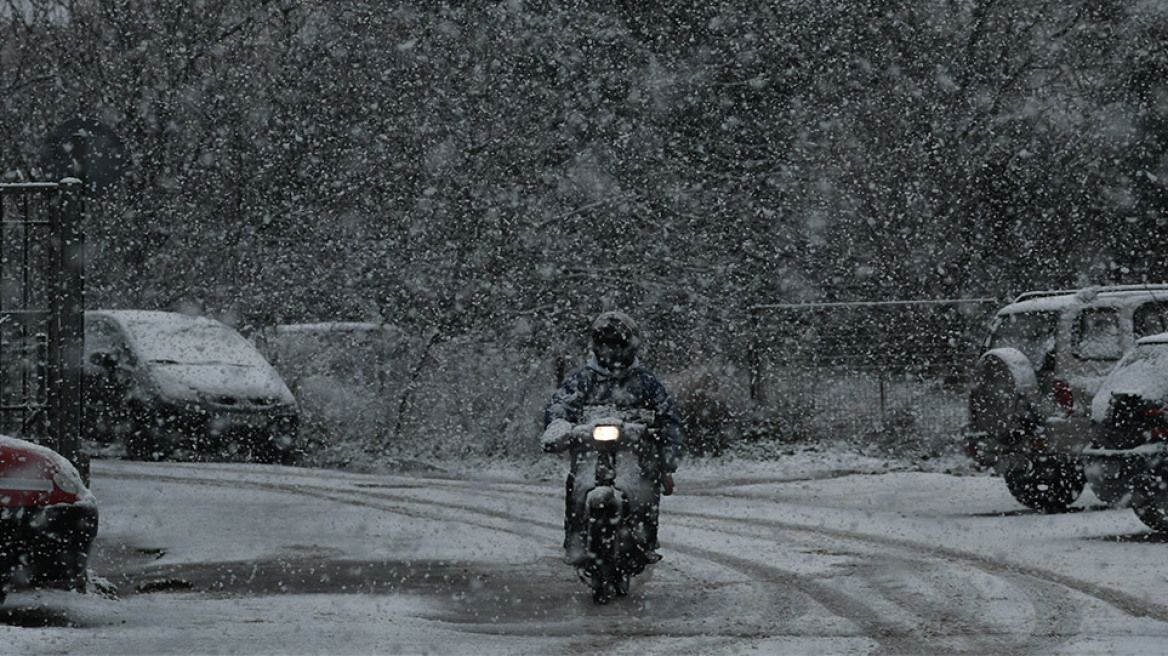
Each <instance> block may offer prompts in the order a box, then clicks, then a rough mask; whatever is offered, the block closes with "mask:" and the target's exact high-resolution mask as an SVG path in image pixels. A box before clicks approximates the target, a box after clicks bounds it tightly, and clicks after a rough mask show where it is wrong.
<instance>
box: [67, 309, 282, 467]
mask: <svg viewBox="0 0 1168 656" xmlns="http://www.w3.org/2000/svg"><path fill="white" fill-rule="evenodd" d="M85 417H86V426H87V430H88V437H91V438H93V439H96V440H99V441H102V442H113V441H117V440H120V441H121V442H122V443H124V444H125V448H126V453H127V455H128V456H130V457H131V458H136V459H161V458H166V457H169V456H172V455H174V454H175V453H176V451H180V450H186V451H189V452H192V453H193V454H196V455H200V456H226V457H230V458H236V459H249V460H257V461H262V462H289V461H291V460H293V459H294V458H295V456H296V452H297V433H298V430H299V423H300V412H299V408H298V406H297V403H296V399H295V398H294V397H293V396H292V392H291V391H290V390H289V389H288V386H287V385H286V384H285V383H284V381H283V380H282V379H281V378H280V376H279V374H277V373H276V370H275V369H273V368H272V366H271V365H270V364H269V363H268V361H267V360H265V359H264V357H263V356H262V355H260V353H259V351H257V350H256V349H255V347H254V346H253V345H252V344H251V342H249V341H248V340H247V339H245V338H244V337H243V336H242V335H240V334H239V333H238V332H236V331H235V330H234V329H233V328H231V327H230V326H227V325H226V324H223V323H221V322H219V321H215V320H214V319H209V318H207V317H197V316H190V315H185V314H179V313H174V312H155V311H144V310H93V311H87V312H86V313H85Z"/></svg>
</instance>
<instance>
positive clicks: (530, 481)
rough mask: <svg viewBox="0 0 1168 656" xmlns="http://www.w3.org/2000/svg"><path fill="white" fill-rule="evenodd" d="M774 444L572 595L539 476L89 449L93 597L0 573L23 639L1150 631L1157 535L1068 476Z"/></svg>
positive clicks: (726, 647)
mask: <svg viewBox="0 0 1168 656" xmlns="http://www.w3.org/2000/svg"><path fill="white" fill-rule="evenodd" d="M936 469H937V471H931V472H922V471H906V470H904V469H903V468H899V467H895V466H890V465H889V464H888V463H884V462H881V461H879V460H875V459H870V458H860V457H854V458H840V457H834V456H833V457H828V456H826V455H825V454H822V453H819V454H816V453H794V454H791V455H789V456H786V457H784V458H781V459H779V460H777V461H774V462H767V463H760V462H749V461H742V460H730V461H725V460H723V461H703V462H699V463H691V466H690V467H689V468H688V469H687V470H684V471H683V472H682V474H681V475H679V477H678V480H679V485H680V490H679V493H678V494H677V495H675V496H674V497H671V498H668V499H666V501H665V504H664V508H663V520H662V542H663V545H664V546H663V549H662V553H663V554H664V555H665V560H664V561H663V562H662V563H660V564H658V565H656V566H655V567H654V568H653V571H652V572H651V573H650V574H649V575H647V576H643V577H641V578H640V579H638V580H637V581H636V582H635V584H634V588H633V590H632V592H631V594H630V595H629V597H628V598H625V599H619V600H617V601H616V602H614V603H613V604H612V605H610V606H607V607H595V606H593V605H592V603H591V600H590V596H589V594H588V591H587V589H586V588H585V586H584V585H582V584H581V583H580V582H579V581H577V580H576V579H575V578H574V576H573V574H572V572H571V571H570V570H569V569H568V568H567V567H566V566H564V565H563V564H561V563H560V562H559V560H558V558H559V555H560V550H559V549H558V543H559V539H560V522H561V517H562V515H561V507H562V506H561V503H562V501H561V498H560V495H561V494H562V487H561V481H560V480H559V473H558V469H556V468H554V467H552V468H549V469H548V471H554V472H555V473H552V474H550V475H546V476H544V475H540V474H539V473H533V472H532V470H530V469H526V470H524V471H519V470H514V469H508V468H505V467H499V468H497V469H495V470H492V471H491V472H489V473H486V474H483V475H481V476H479V477H475V478H474V479H473V480H472V478H471V477H469V476H467V475H465V474H460V475H457V476H453V475H448V474H443V473H437V474H426V475H422V474H418V475H389V474H352V473H343V472H328V471H310V470H301V469H292V468H279V467H263V466H253V465H224V464H208V463H186V464H148V463H132V462H126V461H119V460H104V461H96V462H94V464H93V475H92V476H93V486H92V487H93V489H94V491H95V493H96V494H97V495H98V499H99V503H100V506H101V512H102V525H101V532H100V534H99V538H98V544H97V546H96V548H95V552H94V555H93V559H92V566H93V569H94V570H95V571H96V573H97V574H99V575H100V576H101V577H102V578H104V579H106V580H108V581H109V582H110V583H112V584H113V585H115V586H117V588H118V593H119V594H118V596H117V597H116V598H111V597H105V596H101V595H100V594H97V593H90V594H79V593H72V592H63V591H36V592H22V593H14V594H12V595H10V596H9V601H8V603H7V604H6V605H5V606H4V608H3V609H0V645H4V646H5V647H4V648H3V649H0V651H3V650H4V649H7V650H9V651H11V653H29V654H139V653H141V654H147V653H151V654H153V653H175V654H223V653H240V654H266V653H330V654H365V653H370V654H372V653H409V654H412V653H437V654H522V653H530V654H548V653H551V654H555V653H563V654H580V653H612V652H616V651H629V652H640V653H648V654H670V655H674V654H737V653H783V654H792V653H808V654H822V653H840V654H843V653H848V654H868V653H892V654H901V653H905V654H935V653H999V654H1028V653H1058V654H1145V653H1147V654H1152V653H1163V646H1162V645H1163V644H1164V641H1165V640H1168V571H1166V568H1165V567H1164V565H1163V563H1164V562H1165V557H1164V556H1165V551H1166V550H1168V545H1166V544H1165V542H1168V538H1162V537H1160V536H1156V535H1152V534H1150V533H1149V532H1148V531H1147V530H1146V529H1145V528H1144V527H1143V525H1142V524H1140V522H1139V521H1138V520H1137V519H1136V518H1135V516H1134V515H1133V514H1132V513H1131V512H1130V511H1128V510H1116V509H1107V508H1104V507H1102V506H1101V505H1100V504H1098V503H1097V502H1096V501H1095V499H1094V498H1093V497H1091V496H1090V494H1089V493H1087V494H1085V495H1084V497H1083V498H1082V499H1081V500H1080V501H1079V502H1078V503H1077V504H1076V509H1075V510H1076V512H1071V513H1067V514H1063V515H1038V514H1035V513H1032V512H1029V511H1027V510H1025V509H1024V508H1022V507H1021V506H1019V505H1018V504H1017V503H1016V502H1014V501H1013V499H1011V498H1010V496H1009V495H1008V493H1007V492H1006V490H1005V486H1004V485H1003V484H1002V482H1001V481H1000V480H998V479H996V478H992V477H989V476H986V475H951V474H947V473H944V472H945V470H946V469H947V468H946V467H944V466H943V465H939V466H937V467H936Z"/></svg>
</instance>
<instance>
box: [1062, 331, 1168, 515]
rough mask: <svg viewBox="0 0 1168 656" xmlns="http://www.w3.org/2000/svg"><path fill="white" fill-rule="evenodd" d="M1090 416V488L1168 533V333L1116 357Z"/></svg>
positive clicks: (1086, 452) (1086, 453)
mask: <svg viewBox="0 0 1168 656" xmlns="http://www.w3.org/2000/svg"><path fill="white" fill-rule="evenodd" d="M1091 416H1092V418H1093V420H1094V422H1095V439H1094V441H1093V442H1092V443H1091V445H1090V446H1089V447H1088V448H1086V449H1085V450H1084V451H1083V460H1084V463H1085V465H1086V472H1087V480H1088V481H1089V482H1090V483H1091V489H1092V490H1093V491H1094V492H1095V494H1096V496H1098V497H1099V498H1100V499H1101V500H1103V501H1105V502H1107V503H1110V504H1113V505H1124V504H1128V503H1130V505H1131V507H1132V509H1133V510H1134V511H1135V513H1136V516H1138V517H1139V518H1140V519H1141V520H1142V521H1143V522H1144V523H1145V524H1147V525H1148V526H1150V527H1151V528H1153V529H1155V530H1157V531H1168V333H1160V334H1158V335H1153V336H1150V337H1145V338H1143V339H1141V340H1139V341H1138V342H1137V343H1136V347H1135V348H1134V349H1133V350H1132V351H1131V352H1130V353H1128V354H1127V355H1126V356H1124V358H1123V359H1122V360H1120V362H1119V364H1117V365H1116V366H1115V368H1114V369H1113V370H1112V371H1111V373H1110V374H1108V376H1107V378H1105V379H1104V380H1103V382H1102V384H1100V386H1099V390H1098V391H1097V392H1096V394H1095V399H1094V401H1093V402H1092V404H1091Z"/></svg>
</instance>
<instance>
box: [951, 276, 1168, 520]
mask: <svg viewBox="0 0 1168 656" xmlns="http://www.w3.org/2000/svg"><path fill="white" fill-rule="evenodd" d="M1165 330H1168V285H1126V286H1109V287H1091V288H1086V289H1081V290H1072V291H1053V292H1028V293H1025V294H1022V295H1021V296H1019V297H1018V298H1016V299H1015V300H1014V302H1012V303H1010V304H1008V305H1006V306H1005V307H1003V308H1001V309H1000V310H998V312H997V314H996V315H995V317H994V319H993V321H992V322H991V325H990V334H989V337H988V339H987V340H986V345H985V351H984V353H983V354H982V356H981V357H980V358H979V359H978V361H977V365H976V368H975V371H974V375H973V383H974V384H973V387H972V389H971V391H970V395H969V422H968V424H967V425H966V427H965V431H964V440H965V449H966V452H967V453H968V454H969V455H970V456H971V457H972V458H973V459H974V460H975V461H976V462H978V463H979V464H980V465H982V466H987V467H993V468H994V470H995V471H996V472H997V473H999V474H1000V475H1002V477H1003V478H1004V479H1005V482H1006V486H1007V487H1008V488H1009V490H1010V492H1011V494H1013V495H1014V497H1015V498H1016V499H1017V500H1018V501H1020V502H1021V503H1023V504H1025V505H1027V506H1029V507H1031V508H1035V509H1037V510H1040V511H1042V512H1058V511H1062V510H1065V509H1066V507H1067V506H1068V505H1070V504H1071V503H1073V502H1074V501H1075V500H1076V499H1077V498H1078V497H1079V495H1080V493H1082V491H1083V487H1084V485H1085V484H1086V481H1087V478H1086V475H1085V473H1084V471H1083V461H1082V457H1081V456H1082V452H1083V450H1084V449H1085V448H1086V447H1087V446H1088V445H1089V444H1090V442H1091V440H1092V439H1093V438H1094V436H1095V428H1094V426H1093V424H1092V421H1091V407H1092V400H1093V398H1094V396H1095V392H1096V391H1097V390H1098V389H1099V385H1100V383H1101V381H1102V380H1103V378H1104V377H1105V376H1106V375H1107V374H1108V372H1110V371H1111V369H1112V368H1113V367H1114V366H1115V364H1116V363H1117V362H1118V361H1119V360H1120V358H1122V357H1123V356H1124V354H1125V353H1127V352H1128V351H1130V350H1131V349H1132V348H1133V347H1134V345H1135V342H1136V340H1137V339H1139V338H1140V337H1144V336H1147V335H1152V334H1155V333H1160V332H1163V331H1165ZM1106 494H1107V491H1106V490H1103V491H1102V494H1101V495H1100V496H1104V495H1106Z"/></svg>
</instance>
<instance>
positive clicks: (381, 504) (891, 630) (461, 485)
mask: <svg viewBox="0 0 1168 656" xmlns="http://www.w3.org/2000/svg"><path fill="white" fill-rule="evenodd" d="M188 471H189V472H190V473H191V474H197V472H195V471H191V470H188ZM223 471H226V470H223ZM106 475H109V476H111V477H114V478H126V479H146V480H157V481H160V482H174V483H182V484H201V485H216V486H223V487H233V488H248V489H258V490H265V491H272V492H280V493H292V494H299V495H306V496H310V497H313V498H320V499H327V500H329V501H333V502H337V503H344V504H351V505H357V506H362V507H368V508H372V509H376V510H381V511H386V512H393V513H397V514H403V515H406V516H410V517H414V518H418V519H424V520H440V521H457V522H460V523H467V524H469V525H475V526H478V527H480V528H484V529H487V530H492V531H503V532H507V533H510V534H513V535H518V536H521V537H524V538H532V539H539V540H541V541H544V540H549V535H548V534H549V533H550V536H554V537H552V538H551V539H553V540H556V541H558V534H559V531H560V530H561V528H562V526H561V525H560V524H559V523H557V522H550V521H540V520H537V519H535V518H533V517H532V516H531V515H530V514H524V515H518V514H516V513H515V512H510V511H500V510H496V509H494V508H484V507H482V506H479V505H474V504H467V503H455V502H450V501H439V500H435V499H431V498H426V495H428V494H432V493H433V492H434V489H433V488H434V487H435V485H431V483H436V484H437V485H436V486H437V487H453V488H458V489H459V490H470V491H473V492H474V493H475V494H476V495H478V496H480V497H482V496H489V497H493V498H496V499H497V498H499V497H509V498H514V497H516V496H521V497H522V499H527V500H529V499H530V498H531V497H532V492H533V490H539V491H541V492H542V493H541V494H539V495H538V496H542V497H544V498H545V499H546V500H547V501H548V502H549V503H550V502H553V501H558V497H559V494H558V490H555V489H554V488H553V486H543V485H539V486H536V485H531V484H514V483H490V484H488V483H483V482H466V481H458V480H445V479H426V484H425V485H418V486H413V485H406V486H396V485H393V484H386V485H384V486H383V485H380V484H369V483H368V482H367V481H353V480H347V481H342V482H340V484H339V485H338V484H335V483H332V482H331V481H329V482H326V481H322V480H321V479H320V478H319V476H312V477H311V481H310V484H305V483H289V482H278V481H272V480H268V481H241V480H237V479H236V480H232V479H222V478H213V477H198V476H188V475H181V476H179V475H173V476H172V475H165V474H145V475H141V474H134V473H125V472H120V473H119V472H114V473H108V474H106ZM284 477H285V475H284V474H281V475H279V476H278V478H284ZM305 478H309V477H308V476H305ZM495 485H503V486H505V487H506V488H513V489H500V488H497V487H494V486H495ZM354 486H356V487H357V489H352V488H353V487H354ZM485 486H490V487H485ZM545 488H547V489H546V491H544V490H545ZM406 490H416V491H417V492H418V494H420V495H422V496H413V495H409V494H405V493H404V492H405V491H406ZM419 506H424V507H428V508H433V509H435V510H433V511H431V510H420V509H419ZM451 511H455V512H458V513H461V514H464V515H469V516H466V517H463V518H462V519H455V518H454V517H452V515H451ZM482 517H486V518H488V520H483V519H481V518H482ZM667 517H680V518H689V519H691V520H694V519H697V520H699V521H701V522H702V523H704V524H707V525H709V524H711V523H712V524H714V525H721V526H725V525H730V526H734V527H735V531H734V533H735V534H736V535H738V536H740V537H743V538H751V539H759V536H758V535H754V533H757V529H758V524H759V522H758V521H756V520H745V519H740V518H728V517H723V516H713V515H706V514H702V513H692V512H685V511H670V512H669V513H668V514H667ZM493 520H498V521H493ZM763 524H764V525H765V526H766V527H769V528H772V529H773V528H781V529H782V530H785V531H792V532H799V533H804V534H810V535H812V536H818V535H820V534H823V533H825V531H824V530H823V529H822V528H820V527H816V528H809V527H805V526H799V525H796V524H789V523H781V522H774V521H765V522H763ZM517 526H518V527H524V528H517ZM533 528H539V529H542V530H541V531H536V530H532V529H533ZM702 528H703V530H710V529H709V528H708V526H704V527H702ZM828 533H831V534H832V536H833V537H835V538H836V539H842V540H845V541H853V542H854V541H860V542H863V543H869V544H872V543H876V544H881V545H882V546H885V547H888V546H893V547H895V548H897V549H908V550H910V551H911V552H914V553H918V554H924V553H926V552H929V553H935V552H936V551H937V549H936V547H933V546H932V545H929V546H928V547H925V546H923V545H919V544H915V543H912V542H910V541H901V540H888V539H886V538H873V537H872V536H867V535H863V534H852V533H847V532H839V531H835V532H831V531H828ZM670 549H671V550H674V551H677V552H678V553H681V554H684V555H687V556H689V557H693V558H700V559H702V560H706V561H708V562H711V563H715V564H718V565H721V566H723V567H726V568H729V569H732V570H735V571H738V572H739V573H741V574H744V575H746V576H747V577H748V578H750V579H752V580H756V581H766V582H767V583H769V584H773V585H776V586H778V587H779V588H782V587H786V588H793V589H795V590H798V591H799V592H800V593H801V594H803V595H805V596H806V597H807V598H809V599H811V600H814V602H815V603H817V604H819V605H821V606H823V607H824V608H826V609H828V610H829V611H831V612H832V613H834V614H835V615H837V616H838V617H841V618H845V619H848V620H849V621H851V622H853V623H854V624H855V625H856V626H857V627H859V629H860V631H861V632H862V634H863V635H864V636H865V637H868V638H870V639H872V640H875V641H876V642H877V643H878V644H880V645H882V648H883V649H885V650H891V651H894V652H896V653H909V652H911V653H934V652H935V651H937V647H938V644H937V639H936V638H937V636H935V635H917V634H916V633H914V631H913V630H911V629H909V628H905V627H903V626H901V627H896V626H890V625H889V623H888V620H887V618H886V617H882V616H881V614H880V613H879V612H878V611H877V610H876V609H874V608H873V607H872V606H871V605H870V604H867V603H865V602H863V601H862V600H860V599H857V598H856V597H855V595H853V594H848V593H845V592H841V591H840V590H839V589H837V588H836V587H834V586H832V585H828V584H825V583H821V582H819V581H816V580H813V579H810V578H808V577H807V576H806V575H802V574H798V573H794V572H791V571H788V570H784V569H781V568H778V567H775V566H772V565H766V564H762V563H759V562H757V561H753V560H750V559H747V558H742V557H738V556H734V555H731V554H727V553H724V552H718V551H713V550H710V549H706V548H702V547H696V546H692V545H685V544H677V545H670ZM852 555H854V556H857V557H859V558H861V559H862V558H866V557H869V556H870V554H866V553H864V552H859V553H853V554H852ZM956 559H957V560H960V561H968V560H970V559H969V558H968V556H967V555H964V554H959V555H958V556H957V558H956ZM906 571H908V570H906ZM999 573H1000V572H999ZM1022 576H1024V577H1027V578H1033V577H1034V575H1033V574H1032V573H1026V574H1023V575H1022ZM1039 578H1041V577H1039ZM1055 583H1058V584H1059V585H1062V583H1061V582H1058V581H1056V582H1055ZM1031 587H1032V588H1033V587H1034V586H1031ZM1046 587H1048V588H1049V583H1048V584H1047V585H1046ZM1050 592H1051V590H1050V589H1046V590H1045V593H1046V594H1050ZM884 596H885V597H887V598H892V597H896V596H897V595H889V594H884ZM1044 596H1045V595H1031V599H1038V598H1041V597H1044ZM910 597H911V596H910ZM892 600H893V602H894V603H898V604H900V605H902V606H905V607H906V609H907V611H908V612H910V613H914V614H916V615H918V616H923V617H926V618H929V617H930V616H932V618H933V623H934V624H935V623H936V622H937V617H938V616H937V615H936V614H935V613H933V612H932V609H931V608H927V607H922V605H921V604H919V603H916V599H915V598H906V597H905V596H904V595H900V596H899V599H892ZM1104 601H1108V603H1111V602H1110V600H1106V599H1105V600H1104ZM772 604H775V601H774V600H772ZM1041 605H1042V604H1039V606H1041ZM1047 606H1048V608H1046V609H1043V608H1038V609H1037V610H1036V612H1035V616H1036V617H1042V616H1045V615H1048V614H1053V615H1055V616H1062V615H1061V614H1060V613H1057V612H1053V611H1057V610H1058V609H1056V608H1054V607H1053V604H1048V605H1047ZM777 610H781V609H777ZM1044 610H1047V611H1052V612H1051V613H1047V612H1043V611H1044ZM499 628H500V627H498V626H494V627H492V632H496V631H498V630H499ZM985 628H986V629H987V630H988V634H989V635H990V636H992V637H990V638H982V639H981V640H977V641H975V642H976V643H977V644H976V645H975V646H973V648H974V649H976V650H990V651H1000V650H1001V649H1002V648H1007V649H1019V648H1027V649H1028V648H1034V647H1040V646H1046V647H1049V646H1051V636H1052V635H1060V634H1062V633H1064V632H1065V630H1066V629H1068V628H1070V627H1069V626H1064V627H1062V628H1061V629H1058V630H1054V629H1053V628H1052V630H1049V631H1043V630H1039V631H1038V632H1039V633H1043V634H1045V636H1046V639H1045V640H1044V639H1038V640H1037V642H1036V641H1035V640H1034V639H1033V638H1027V639H1026V640H1024V641H1022V642H1018V641H1014V640H1006V639H1003V638H1002V637H1001V634H1000V633H998V634H995V632H994V631H993V628H992V627H985ZM646 630H647V631H648V634H649V635H651V634H652V630H651V629H646ZM999 630H1000V629H999ZM504 632H505V631H504ZM680 633H681V634H685V633H687V632H686V631H681V632H680ZM730 633H731V634H733V633H735V632H733V631H731V632H730ZM969 633H971V634H972V633H976V630H974V631H971V632H969ZM678 634H679V632H678V631H670V632H669V633H668V635H671V636H677V635H678ZM697 635H706V634H702V633H699V634H697ZM721 635H722V636H723V637H740V638H746V637H755V638H757V637H761V635H760V634H759V633H758V632H757V631H756V630H755V631H752V630H750V629H747V630H744V631H742V632H739V634H738V635H732V636H726V635H725V634H721ZM980 635H982V636H985V635H986V633H985V632H983V633H981V634H980ZM1032 635H1033V634H1032ZM644 636H645V634H643V633H642V634H638V635H637V636H634V637H638V638H640V637H644ZM709 637H714V636H709ZM614 638H616V636H614ZM618 642H619V640H618Z"/></svg>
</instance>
